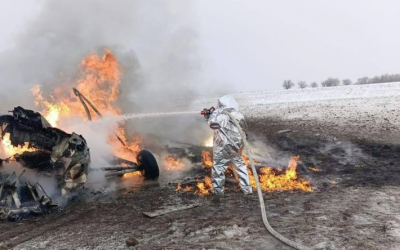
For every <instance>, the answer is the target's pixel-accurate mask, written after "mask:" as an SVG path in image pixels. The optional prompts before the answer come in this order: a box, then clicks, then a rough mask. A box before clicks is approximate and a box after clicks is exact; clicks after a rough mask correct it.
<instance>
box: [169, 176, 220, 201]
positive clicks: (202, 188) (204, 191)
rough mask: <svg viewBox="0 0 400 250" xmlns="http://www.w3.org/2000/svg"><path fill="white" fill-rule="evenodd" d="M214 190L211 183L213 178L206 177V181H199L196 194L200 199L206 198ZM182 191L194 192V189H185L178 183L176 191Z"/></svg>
mask: <svg viewBox="0 0 400 250" xmlns="http://www.w3.org/2000/svg"><path fill="white" fill-rule="evenodd" d="M212 189H213V186H212V183H211V178H210V177H208V176H206V177H204V181H197V184H196V190H195V192H194V193H195V194H197V195H198V196H200V197H204V196H206V195H209V194H210V193H211V190H212ZM180 190H182V191H184V192H190V191H192V190H193V187H191V186H186V187H185V188H182V185H181V183H178V186H177V187H176V189H175V191H180Z"/></svg>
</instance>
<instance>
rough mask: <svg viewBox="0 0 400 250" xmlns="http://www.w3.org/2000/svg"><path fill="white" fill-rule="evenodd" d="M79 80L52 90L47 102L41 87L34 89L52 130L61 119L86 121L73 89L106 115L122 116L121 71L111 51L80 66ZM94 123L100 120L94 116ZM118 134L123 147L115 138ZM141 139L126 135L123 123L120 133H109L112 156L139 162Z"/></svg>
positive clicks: (36, 99)
mask: <svg viewBox="0 0 400 250" xmlns="http://www.w3.org/2000/svg"><path fill="white" fill-rule="evenodd" d="M80 71H81V72H80V73H81V76H80V78H79V79H78V80H77V81H76V82H75V83H73V84H64V85H62V86H60V87H58V88H56V89H53V90H52V91H53V93H52V95H51V96H50V97H49V98H47V99H45V98H44V97H43V92H42V90H41V89H40V87H39V86H35V87H33V88H32V90H31V91H32V94H33V95H34V97H35V105H36V106H38V107H40V108H41V109H42V111H41V113H42V114H43V115H44V116H45V118H46V119H47V120H48V121H49V123H50V124H51V125H52V126H57V124H58V122H59V121H60V120H61V119H68V118H70V117H71V116H76V115H78V116H80V117H82V118H83V119H84V120H86V119H87V115H86V112H85V109H84V108H83V106H82V103H81V102H80V100H79V99H78V98H77V97H76V96H75V94H74V93H73V91H72V87H75V88H76V89H78V90H79V92H80V93H81V94H82V95H83V96H85V97H86V98H87V99H89V100H90V102H91V103H92V104H93V105H94V106H95V107H96V108H97V109H98V110H99V111H100V113H102V114H103V115H106V114H112V115H121V110H120V108H119V107H118V105H117V101H118V98H119V95H120V91H119V86H120V83H121V80H120V78H121V74H122V70H121V67H120V66H119V63H118V60H117V58H116V57H115V55H114V54H113V53H112V52H111V51H110V50H108V49H105V50H104V54H103V55H102V56H100V55H97V54H91V55H89V56H87V57H86V58H85V59H84V60H83V61H82V62H81V65H80ZM91 114H92V119H97V117H96V115H95V114H94V112H91ZM113 132H115V134H117V135H118V136H119V138H120V140H121V141H122V142H123V143H121V141H120V140H118V139H117V138H116V136H115V134H114V133H113ZM141 142H142V140H141V138H140V136H139V135H133V136H132V137H129V139H128V136H127V135H126V133H125V128H124V123H120V124H119V126H118V129H117V131H112V132H111V131H110V139H109V143H110V144H111V145H112V146H113V151H114V152H113V153H114V154H115V155H116V156H119V157H121V158H124V159H127V160H130V161H133V162H136V155H137V153H138V152H139V151H140V145H141Z"/></svg>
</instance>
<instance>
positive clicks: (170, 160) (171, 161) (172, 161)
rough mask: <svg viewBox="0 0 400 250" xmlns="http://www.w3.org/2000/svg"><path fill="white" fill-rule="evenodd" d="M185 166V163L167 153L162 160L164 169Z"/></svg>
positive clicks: (176, 168)
mask: <svg viewBox="0 0 400 250" xmlns="http://www.w3.org/2000/svg"><path fill="white" fill-rule="evenodd" d="M184 167H185V163H183V162H182V161H181V160H180V159H178V158H174V157H173V156H171V155H168V156H167V158H166V159H165V161H164V169H166V170H169V171H176V170H181V169H183V168H184Z"/></svg>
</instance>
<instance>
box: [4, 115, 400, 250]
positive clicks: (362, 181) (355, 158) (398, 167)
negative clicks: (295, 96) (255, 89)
mask: <svg viewBox="0 0 400 250" xmlns="http://www.w3.org/2000/svg"><path fill="white" fill-rule="evenodd" d="M283 129H289V130H290V132H286V133H278V131H280V130H283ZM250 130H251V131H252V135H251V137H252V138H265V139H263V140H265V142H267V143H268V144H269V145H272V146H273V147H274V148H276V149H277V150H279V151H281V152H286V153H288V154H291V155H300V157H301V159H302V161H301V164H300V166H299V167H298V170H299V172H300V175H301V176H302V177H304V178H306V179H308V180H309V181H310V182H311V183H312V186H313V188H314V191H313V192H312V193H302V192H277V193H265V194H264V198H265V203H266V208H267V213H268V218H269V220H270V223H271V225H272V226H273V227H274V228H275V230H276V231H278V232H280V233H281V234H282V235H284V236H286V237H287V238H290V239H292V240H295V241H298V242H301V243H303V244H305V245H307V246H310V247H313V246H314V247H315V248H317V249H398V246H399V245H400V204H399V203H400V200H399V199H400V178H399V174H400V164H399V162H398V160H397V159H398V158H399V153H400V147H399V146H397V145H394V144H393V143H392V144H385V143H384V142H383V141H382V138H383V137H384V136H385V137H387V136H388V135H387V134H388V131H387V130H386V129H381V130H379V129H376V128H374V129H369V128H365V127H364V128H360V127H358V126H354V127H351V126H346V127H345V128H343V129H340V128H336V127H335V129H332V128H331V127H330V126H329V124H320V123H313V122H310V121H300V120H299V121H291V122H284V121H278V120H252V121H250ZM392 132H393V136H395V135H396V133H397V132H396V131H392ZM309 166H314V167H317V168H319V169H320V170H321V171H320V172H312V171H310V170H308V167H309ZM200 173H202V174H205V173H204V172H200ZM186 174H187V176H195V175H198V174H199V171H198V170H196V171H195V170H193V171H191V172H188V173H186ZM175 188H176V184H170V185H166V186H161V187H154V186H152V187H146V186H144V187H141V188H139V189H137V188H132V189H120V190H117V191H114V192H112V193H108V194H97V195H93V194H90V193H89V192H87V195H84V196H82V197H80V198H78V199H77V200H75V201H74V202H71V203H70V204H69V205H67V206H66V207H64V208H63V209H62V210H60V211H54V212H53V213H50V214H47V215H44V216H40V217H35V218H30V219H28V220H26V221H17V222H8V221H1V222H0V246H1V247H3V248H5V249H7V248H14V249H127V248H128V247H127V246H126V243H125V241H126V239H128V238H129V237H134V238H136V239H137V240H138V242H139V244H138V245H137V246H135V247H131V249H290V248H289V247H287V246H285V245H284V244H282V243H281V242H279V241H278V240H276V239H274V238H273V237H272V236H271V235H269V233H268V232H267V231H266V230H265V228H264V226H263V223H262V221H261V215H260V211H259V205H258V199H257V196H256V195H253V196H243V195H242V194H241V193H240V192H239V190H238V189H237V187H236V185H234V184H229V183H227V188H228V190H227V192H226V195H225V196H224V197H212V196H206V197H204V198H200V197H198V196H197V195H195V194H193V193H185V192H178V193H177V192H175ZM194 202H199V203H201V204H202V205H201V206H200V207H197V208H193V209H189V210H185V211H180V212H176V213H171V214H167V215H164V216H160V217H157V218H153V219H150V218H146V217H144V216H143V215H142V212H143V211H151V210H155V209H159V208H160V207H163V206H169V205H174V204H192V203H194Z"/></svg>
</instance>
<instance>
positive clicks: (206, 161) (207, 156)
mask: <svg viewBox="0 0 400 250" xmlns="http://www.w3.org/2000/svg"><path fill="white" fill-rule="evenodd" d="M201 159H202V162H203V166H204V167H206V168H211V167H212V166H213V160H212V157H211V153H210V152H208V151H205V150H203V151H202V152H201Z"/></svg>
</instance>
